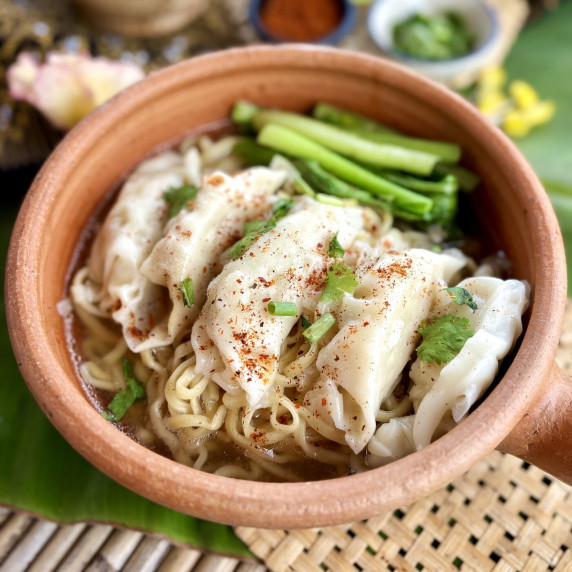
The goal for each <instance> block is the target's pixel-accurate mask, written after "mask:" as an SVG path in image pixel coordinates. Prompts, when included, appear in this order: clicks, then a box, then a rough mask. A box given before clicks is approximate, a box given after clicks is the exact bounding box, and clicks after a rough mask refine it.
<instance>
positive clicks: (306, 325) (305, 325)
mask: <svg viewBox="0 0 572 572" xmlns="http://www.w3.org/2000/svg"><path fill="white" fill-rule="evenodd" d="M300 321H301V322H302V329H304V330H307V329H308V328H309V327H310V326H311V325H312V322H310V320H308V318H306V316H300Z"/></svg>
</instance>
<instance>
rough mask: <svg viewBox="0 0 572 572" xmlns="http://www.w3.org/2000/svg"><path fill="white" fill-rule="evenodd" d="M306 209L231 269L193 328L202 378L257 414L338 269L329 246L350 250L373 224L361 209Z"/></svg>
mask: <svg viewBox="0 0 572 572" xmlns="http://www.w3.org/2000/svg"><path fill="white" fill-rule="evenodd" d="M301 204H302V208H300V210H297V211H295V209H293V211H291V214H289V215H288V216H287V217H285V218H284V219H282V220H281V221H279V222H278V224H277V225H276V227H275V228H274V229H273V230H271V231H269V232H267V233H265V234H263V235H261V236H260V237H259V238H258V239H257V240H256V242H254V243H253V244H252V245H251V247H250V248H249V249H248V250H247V251H246V252H245V253H244V254H243V255H242V256H241V257H240V258H238V259H237V260H233V261H231V262H229V263H227V264H226V265H225V267H224V269H223V271H222V272H221V274H220V275H219V276H217V277H216V278H215V279H214V280H213V281H212V283H211V285H210V286H209V289H208V297H207V300H206V303H205V305H204V308H203V310H202V312H201V314H200V316H199V318H198V319H197V321H196V323H195V325H194V326H193V331H192V336H191V341H192V344H193V348H194V350H195V352H196V356H197V363H196V368H195V369H196V371H197V372H198V373H203V374H204V375H208V376H209V377H212V379H214V381H216V383H218V384H219V385H220V386H221V387H222V388H223V389H225V390H226V391H228V392H230V393H236V391H237V390H239V389H240V388H242V389H243V390H244V391H245V393H246V397H247V399H248V402H249V404H250V406H252V407H257V406H261V407H263V406H264V403H265V399H264V398H265V395H266V394H267V392H268V391H269V390H270V388H271V387H272V382H273V381H274V379H275V377H276V374H277V368H278V361H279V357H280V352H281V347H282V344H283V342H284V341H285V339H286V337H287V336H288V334H289V333H290V331H291V329H292V328H293V326H294V325H295V324H296V322H297V321H298V319H299V317H300V315H301V313H302V311H303V310H307V311H308V313H311V314H313V312H314V309H315V307H316V304H317V303H318V299H319V297H320V294H321V291H322V288H323V285H324V277H325V276H326V270H327V268H328V265H329V264H330V263H331V261H332V259H331V258H330V257H329V254H328V245H329V242H330V240H332V238H333V237H334V235H335V234H336V233H338V241H339V242H340V243H341V244H342V246H343V247H344V248H346V247H348V246H349V245H350V244H351V243H352V242H353V240H354V238H355V237H356V236H357V235H358V234H359V233H361V232H363V230H364V221H366V220H368V218H369V215H368V216H366V211H364V210H363V209H360V208H349V209H348V208H340V207H331V206H326V205H323V204H321V203H317V202H315V201H302V203H301ZM295 208H296V207H295ZM271 300H274V301H287V302H295V303H296V306H297V315H296V316H271V315H270V314H269V313H268V310H267V306H268V302H269V301H271Z"/></svg>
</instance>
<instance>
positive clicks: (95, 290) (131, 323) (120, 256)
mask: <svg viewBox="0 0 572 572" xmlns="http://www.w3.org/2000/svg"><path fill="white" fill-rule="evenodd" d="M185 180H186V170H185V166H184V163H183V159H182V157H181V156H180V155H178V154H176V153H172V152H167V153H162V154H161V155H160V156H158V157H155V158H153V159H149V160H148V161H145V162H144V163H142V164H141V165H140V166H139V167H138V168H137V169H136V170H135V171H134V172H133V173H132V174H131V176H130V177H129V179H128V180H127V182H126V183H125V185H124V186H123V188H122V190H121V192H120V193H119V196H118V197H117V200H116V202H115V204H114V206H113V207H112V209H111V210H110V212H109V214H108V215H107V217H106V219H105V222H104V224H103V227H102V228H101V230H100V232H99V234H98V235H97V238H96V239H95V242H94V244H93V248H92V250H91V255H90V258H89V261H88V266H87V270H88V272H87V280H86V281H84V282H82V283H81V284H79V285H78V284H76V285H74V286H73V287H72V296H73V298H74V300H75V302H76V303H78V304H80V305H81V304H82V303H88V304H90V306H91V311H96V312H97V313H98V315H100V316H102V317H113V320H114V321H115V322H117V323H118V324H120V325H121V327H122V329H123V335H124V337H125V339H126V341H127V343H128V345H129V346H130V347H131V348H132V349H133V348H134V347H136V345H137V343H138V338H136V337H135V336H134V334H135V333H136V332H138V331H139V330H140V329H141V328H143V329H145V328H147V327H148V324H149V321H150V320H153V319H154V318H157V319H158V318H159V317H160V316H161V315H162V314H163V312H164V308H163V304H162V293H161V289H160V288H159V287H157V286H156V285H154V284H152V283H151V282H150V281H149V280H148V279H147V278H146V277H145V276H144V275H143V274H141V272H140V266H141V264H142V262H143V261H144V260H145V258H146V257H147V256H148V255H149V253H150V252H151V249H152V248H153V245H154V244H155V242H157V240H159V238H160V237H161V235H162V232H163V226H164V224H165V221H166V219H167V212H168V207H167V204H166V203H165V201H164V199H163V193H164V192H165V191H166V190H167V189H169V188H170V187H180V186H181V185H182V184H183V183H184V182H185Z"/></svg>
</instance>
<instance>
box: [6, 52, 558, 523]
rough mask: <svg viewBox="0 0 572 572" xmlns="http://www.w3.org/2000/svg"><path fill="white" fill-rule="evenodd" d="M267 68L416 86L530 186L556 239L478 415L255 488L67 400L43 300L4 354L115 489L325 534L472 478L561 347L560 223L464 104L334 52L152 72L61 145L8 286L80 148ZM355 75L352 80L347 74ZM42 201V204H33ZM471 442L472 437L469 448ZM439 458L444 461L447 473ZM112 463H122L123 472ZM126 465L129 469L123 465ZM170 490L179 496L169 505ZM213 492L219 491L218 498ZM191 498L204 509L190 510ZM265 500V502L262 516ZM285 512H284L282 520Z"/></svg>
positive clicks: (514, 158) (14, 248)
mask: <svg viewBox="0 0 572 572" xmlns="http://www.w3.org/2000/svg"><path fill="white" fill-rule="evenodd" d="M274 65H287V66H291V67H294V68H310V67H315V66H318V67H320V69H323V70H330V71H332V73H335V71H336V70H338V72H340V73H341V72H342V71H343V72H344V73H355V74H356V75H357V76H359V77H364V76H365V74H366V71H364V70H367V73H368V74H369V76H368V77H371V78H374V79H375V80H376V81H378V82H383V83H388V84H390V85H392V86H395V87H398V88H400V89H405V90H406V91H409V90H410V91H413V90H414V89H415V88H417V87H419V88H421V87H422V88H423V91H424V92H426V93H430V94H431V96H432V97H433V98H434V99H433V105H443V106H445V105H448V106H450V107H451V109H453V111H451V112H449V113H451V114H452V115H454V116H455V117H457V119H459V118H460V117H461V115H462V124H463V128H464V129H466V130H469V131H470V130H471V129H472V130H474V129H479V130H482V131H483V133H484V134H486V136H487V137H488V138H489V140H490V147H491V151H490V154H491V155H492V154H493V153H499V152H502V153H505V154H506V155H507V156H508V157H510V161H509V166H510V168H511V169H515V170H516V172H520V173H521V175H522V176H521V177H520V180H521V182H522V184H524V185H527V187H528V188H527V192H529V193H532V195H534V200H535V208H536V209H538V212H537V215H536V216H535V218H534V219H533V222H534V224H533V227H532V228H531V234H534V236H535V237H536V238H538V240H540V238H541V236H542V235H541V233H543V232H552V233H554V232H556V240H553V241H552V242H551V243H550V244H551V245H552V247H551V248H550V249H547V248H545V251H544V252H542V255H541V253H540V252H536V251H535V254H536V258H537V260H536V264H537V267H536V276H535V279H536V298H535V302H534V305H533V308H532V312H531V316H530V322H529V326H528V328H527V331H526V332H525V336H524V338H523V340H522V343H521V347H520V349H519V351H518V354H517V355H516V357H515V359H514V361H513V363H512V364H511V366H510V368H509V369H508V371H507V372H506V374H505V376H504V377H503V379H502V381H501V382H500V383H498V384H497V386H496V388H495V389H494V390H493V391H492V392H491V394H490V395H489V396H488V397H487V399H486V400H485V401H484V403H483V404H482V405H481V406H480V407H478V408H477V409H476V411H474V412H473V413H472V414H471V415H470V416H469V417H468V418H467V419H466V420H465V421H463V422H462V423H461V424H459V425H458V426H457V427H456V428H454V429H453V430H452V431H451V432H450V433H448V434H447V435H445V436H444V437H442V438H440V439H439V440H437V441H436V442H434V443H433V444H431V445H430V446H429V447H427V448H426V449H424V450H422V451H419V452H417V453H415V454H413V455H410V456H408V457H405V458H403V459H401V460H399V461H396V462H394V463H391V464H389V465H387V466H385V467H381V468H379V469H373V470H371V471H369V472H366V473H361V474H356V475H352V476H348V477H343V478H339V479H332V480H328V481H315V482H303V483H278V484H276V483H257V484H256V486H252V483H251V482H249V481H238V480H235V479H229V478H226V477H220V476H215V475H211V474H207V473H203V472H200V471H197V470H194V469H191V468H188V467H185V466H183V465H180V464H178V463H176V462H174V461H172V460H169V459H167V458H165V457H161V456H159V455H157V454H155V453H153V452H152V451H150V450H148V449H146V448H144V447H143V446H141V445H138V444H136V443H135V442H134V441H132V440H131V439H130V438H129V437H127V436H126V435H124V434H122V433H121V432H120V431H117V429H115V428H114V427H113V426H112V425H111V424H109V423H108V422H106V421H105V420H104V419H103V418H102V417H101V416H100V415H99V414H98V413H97V412H96V411H95V410H94V409H93V407H92V406H91V405H90V404H89V402H88V401H87V400H85V398H83V396H81V398H80V396H79V395H77V396H75V397H74V395H73V392H70V393H72V395H71V396H70V395H67V394H66V390H69V381H67V380H66V379H65V374H64V372H63V369H62V368H61V367H60V366H59V364H58V359H57V355H56V353H55V351H54V350H55V349H57V348H51V346H50V341H51V338H50V335H49V331H48V330H45V329H44V328H43V327H40V328H37V327H36V326H35V325H37V324H43V321H44V320H43V318H42V315H43V310H44V309H43V308H41V307H40V304H39V303H38V302H37V300H39V299H40V298H39V297H38V296H30V295H28V296H18V295H17V294H16V295H14V296H12V295H11V292H8V291H7V295H6V299H7V313H8V320H9V330H10V334H11V338H12V344H13V347H14V350H15V353H16V355H17V357H18V359H19V361H20V362H22V364H21V369H22V373H23V375H24V377H25V379H26V381H27V383H28V385H29V387H30V389H31V391H32V393H33V394H34V396H35V398H36V400H37V401H38V403H39V404H40V406H41V407H42V408H43V409H44V411H45V412H46V414H47V416H48V417H49V419H50V421H51V422H52V423H53V424H54V425H55V426H56V428H57V429H58V430H59V431H60V432H61V433H62V434H63V436H64V437H65V438H66V439H67V440H68V442H70V443H71V444H72V446H73V447H74V448H76V450H78V451H79V452H80V453H81V454H82V455H83V456H85V457H86V458H87V459H88V460H89V461H90V462H92V463H93V464H94V465H96V466H97V467H98V468H99V469H101V470H102V471H103V472H105V473H106V474H108V475H109V476H110V477H112V478H113V479H115V480H116V481H118V482H120V483H121V484H123V485H125V486H127V487H128V488H131V489H132V490H134V491H135V492H138V493H139V494H142V495H143V496H146V497H148V498H150V499H151V500H154V501H156V502H158V503H160V504H164V505H167V506H170V507H171V508H174V509H175V510H179V511H181V512H186V513H189V514H192V515H194V516H198V517H201V518H207V519H212V520H217V521H219V522H225V523H228V524H233V525H246V526H258V527H277V526H278V527H285V528H295V527H314V526H327V525H333V524H339V523H342V522H350V521H354V520H357V519H362V518H367V517H370V516H372V515H374V514H378V513H380V512H381V511H382V510H384V508H386V507H387V506H390V505H391V506H394V507H396V506H399V505H405V504H408V503H410V502H412V501H414V500H416V499H417V498H419V497H420V496H423V495H424V494H428V493H429V492H431V491H432V490H435V489H436V488H438V487H440V486H443V485H445V484H446V483H448V482H450V481H451V480H452V479H453V478H455V477H457V476H459V475H460V474H462V473H463V472H465V471H466V470H468V469H469V468H470V467H471V466H472V465H473V464H475V463H476V462H477V461H478V460H479V459H480V458H482V457H483V456H484V455H486V454H487V453H488V452H490V451H491V450H492V449H494V448H495V447H496V446H497V445H498V444H499V443H500V442H501V441H502V439H503V438H504V437H505V436H506V435H507V434H508V433H509V432H510V430H511V429H512V427H514V425H515V424H516V423H517V422H518V420H519V419H520V418H521V417H522V416H523V415H524V414H525V412H526V411H527V409H528V408H529V407H530V405H531V403H532V401H533V399H534V397H535V396H536V395H537V394H538V392H539V391H540V390H541V388H542V383H541V380H543V379H545V377H546V375H547V371H549V369H550V365H551V364H552V360H553V355H554V350H555V348H556V345H557V343H558V338H559V330H556V328H555V326H554V320H555V319H556V321H557V322H558V323H559V324H561V322H562V318H563V310H564V304H565V302H566V278H565V265H564V263H563V261H564V251H563V247H562V244H561V240H560V242H559V240H558V231H557V230H556V231H554V229H558V223H557V221H556V217H555V215H554V212H553V210H552V207H551V205H550V201H549V200H548V198H547V195H546V193H545V192H544V190H543V188H542V186H541V184H540V182H539V180H538V179H537V177H536V175H535V174H534V172H533V171H532V168H531V167H530V166H529V165H528V163H527V162H526V161H525V159H524V158H523V156H522V155H521V154H520V152H519V151H518V150H517V148H516V147H515V146H514V144H513V143H512V142H511V141H510V140H509V139H508V138H507V137H506V136H504V135H503V134H502V133H501V132H500V130H498V129H497V128H496V127H495V126H494V125H493V124H492V123H490V122H489V121H488V120H486V119H485V118H483V117H482V116H481V115H480V114H479V112H478V111H477V110H476V109H475V108H473V107H472V106H471V105H470V104H469V103H467V102H466V101H464V100H463V99H462V98H461V97H459V96H457V95H455V94H453V93H451V92H450V91H448V90H447V89H446V88H444V87H441V86H439V85H437V84H435V83H433V82H431V81H429V80H426V79H424V78H422V77H421V76H419V75H417V74H415V73H414V72H411V71H409V70H407V69H405V68H403V67H401V66H400V65H399V64H396V63H393V62H389V61H384V60H381V59H378V58H375V57H373V56H368V55H363V54H357V53H352V52H346V51H343V50H339V49H335V48H327V47H317V46H303V45H302V46H300V45H282V46H261V47H250V48H234V49H231V50H225V51H222V52H216V53H213V54H208V55H205V56H200V57H196V58H193V59H192V60H187V61H185V62H181V63H179V64H176V65H174V66H171V67H169V68H165V69H163V70H161V71H159V72H155V73H153V74H151V75H150V76H149V77H148V78H146V79H145V80H143V81H141V82H140V83H138V84H136V85H134V86H133V87H131V88H130V89H128V90H126V91H125V92H123V93H122V94H120V95H118V96H117V97H115V98H114V99H113V100H112V101H110V102H109V103H107V104H105V105H104V106H102V107H101V108H100V109H98V110H97V111H96V112H94V113H93V114H91V115H90V116H89V117H87V118H86V119H85V120H83V121H82V122H81V123H80V124H79V125H78V126H77V127H76V128H75V129H73V130H72V131H71V132H70V133H69V134H68V135H67V136H66V138H65V139H64V140H63V141H62V143H61V144H60V145H59V146H58V148H57V149H56V150H55V152H54V153H53V155H52V156H51V157H50V158H49V160H48V161H47V162H46V164H45V165H44V167H43V168H42V170H41V172H40V174H39V175H38V177H37V178H36V181H35V182H34V184H33V186H32V188H31V190H30V192H29V193H28V196H27V197H26V199H25V202H24V205H23V207H22V210H21V213H20V215H19V217H18V220H17V223H16V226H15V230H14V234H13V239H12V242H11V246H10V252H9V258H8V264H7V267H8V270H7V276H8V278H9V279H10V280H11V284H12V288H14V285H15V286H16V288H15V291H16V292H19V291H20V290H19V287H23V286H24V285H25V284H26V279H27V277H28V276H29V274H28V273H29V272H30V271H35V270H36V269H37V267H38V260H34V255H35V252H36V249H37V247H36V246H35V245H34V243H33V242H27V243H21V242H20V241H19V238H20V237H21V235H23V234H24V233H30V232H32V233H33V234H34V236H36V239H37V240H38V241H41V239H42V232H44V231H45V226H46V220H48V219H49V216H48V214H47V213H49V211H50V209H51V208H52V204H53V203H54V201H56V200H57V197H56V194H57V187H58V182H61V181H62V180H63V179H65V176H66V173H67V172H69V170H70V169H73V164H74V160H76V158H77V157H79V156H81V153H82V150H84V149H87V148H88V147H89V145H91V144H92V143H93V142H94V141H96V140H97V138H98V137H102V136H104V134H105V131H106V130H107V128H108V127H109V126H111V125H113V123H114V122H115V121H117V120H118V118H120V117H123V116H124V115H125V114H129V113H131V112H134V110H135V111H136V110H137V109H138V108H140V107H141V106H143V105H144V104H145V101H148V100H150V99H153V98H156V97H160V96H161V93H164V92H165V91H169V90H171V89H176V88H177V86H184V85H185V84H187V83H189V82H190V81H195V80H199V79H200V80H201V81H205V80H207V79H208V78H209V77H211V76H217V75H220V74H221V73H228V72H233V73H241V72H244V71H245V70H248V69H254V68H265V67H268V66H274ZM354 69H358V70H360V71H359V72H353V70H354ZM408 86H409V87H408ZM523 193H524V191H523ZM39 197H42V200H41V201H40V200H38V198H39ZM32 221H40V223H39V224H38V225H37V228H34V226H35V225H32V224H30V223H31V222H32ZM563 269H564V270H563ZM7 284H8V280H7ZM540 285H542V287H541V288H539V286H540ZM539 290H542V292H539ZM12 291H13V290H12ZM62 294H63V285H62ZM50 311H52V312H53V311H55V310H54V309H50ZM559 312H560V313H559ZM32 338H34V340H32ZM539 340H540V342H539ZM38 341H39V342H41V346H42V349H43V351H42V352H38V351H35V352H33V351H32V350H31V348H33V347H35V346H37V345H38ZM30 352H32V353H30ZM38 372H39V374H40V375H38ZM74 408H75V409H74ZM491 413H493V415H491ZM68 415H74V416H75V417H76V418H81V419H82V420H83V423H84V426H85V427H87V428H88V432H87V434H79V433H78V432H77V431H76V430H75V426H74V425H73V424H70V423H69V421H68V418H67V417H66V416H68ZM476 433H478V439H475V434H476ZM101 447H107V448H108V450H109V455H108V456H103V457H102V456H101V455H98V454H97V450H98V448H101ZM443 458H449V459H451V461H449V462H448V463H447V464H446V466H444V465H443ZM118 459H123V460H124V462H123V463H121V464H119V463H117V460H118ZM126 459H129V462H128V463H127V462H126V461H125V460H126ZM150 467H152V470H151V468H150ZM157 470H159V471H160V474H159V476H160V478H161V479H163V480H165V482H166V483H167V484H168V486H167V487H166V488H160V487H159V488H157V487H156V486H155V484H153V483H154V480H155V479H156V478H157V477H158V475H157V472H156V471H157ZM142 477H143V478H142ZM387 482H390V483H392V486H391V487H390V488H389V489H387V490H386V489H384V488H383V487H382V486H381V485H383V484H384V483H387ZM173 491H178V493H179V496H178V499H177V500H176V502H175V501H174V500H173ZM212 491H217V492H216V496H214V498H213V494H212ZM324 491H326V492H327V494H328V499H329V501H328V502H329V504H328V506H323V505H322V504H318V503H316V502H315V499H316V498H323V496H324ZM199 498H200V499H201V501H200V502H201V507H200V508H199V509H197V507H196V503H197V502H198V501H197V499H199ZM261 499H265V502H267V505H266V507H267V508H265V509H264V510H262V509H261V507H262V505H261V504H260V503H261V502H262V501H261ZM292 499H295V503H293V501H292ZM342 499H343V500H342ZM396 503H397V504H396ZM286 505H288V506H289V510H288V511H287V513H286V514H284V506H286ZM221 507H224V510H222V508H221ZM280 507H282V509H280ZM273 511H274V512H273ZM276 511H278V512H276ZM280 512H281V513H282V514H280V519H279V520H274V517H273V516H272V515H273V514H274V515H275V516H277V515H278V514H279V513H280Z"/></svg>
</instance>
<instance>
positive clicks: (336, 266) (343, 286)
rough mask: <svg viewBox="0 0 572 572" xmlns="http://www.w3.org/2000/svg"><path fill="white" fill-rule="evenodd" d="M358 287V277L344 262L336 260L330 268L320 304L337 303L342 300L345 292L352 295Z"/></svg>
mask: <svg viewBox="0 0 572 572" xmlns="http://www.w3.org/2000/svg"><path fill="white" fill-rule="evenodd" d="M357 285H358V281H357V279H356V275H355V274H354V273H353V272H352V269H351V268H350V267H349V266H348V265H347V264H344V263H343V262H341V261H339V260H336V261H335V262H334V263H332V265H331V266H330V268H328V273H327V278H326V285H325V286H324V290H323V291H322V295H321V296H320V302H335V301H336V300H341V299H342V297H343V295H344V292H347V293H348V294H352V293H353V291H354V289H355V287H356V286H357Z"/></svg>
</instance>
